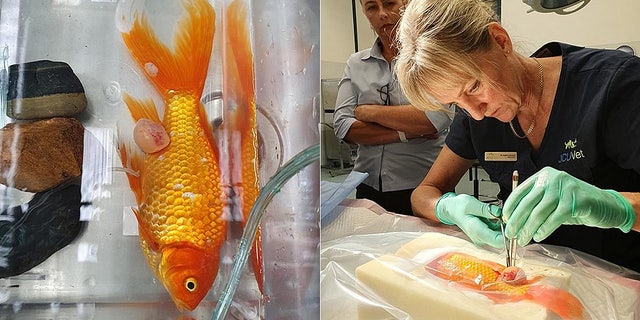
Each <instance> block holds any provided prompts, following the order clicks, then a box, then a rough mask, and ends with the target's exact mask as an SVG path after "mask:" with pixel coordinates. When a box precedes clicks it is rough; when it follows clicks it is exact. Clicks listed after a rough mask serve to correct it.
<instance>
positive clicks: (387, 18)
mask: <svg viewBox="0 0 640 320" xmlns="http://www.w3.org/2000/svg"><path fill="white" fill-rule="evenodd" d="M360 4H361V5H362V9H363V12H364V14H365V16H366V17H367V19H368V20H369V23H370V24H371V28H372V29H373V30H374V31H375V32H376V34H377V35H378V37H377V39H376V41H375V43H374V44H373V46H372V47H371V49H366V50H363V51H360V52H357V53H355V54H353V55H351V57H350V58H349V60H348V61H347V65H346V68H345V71H344V76H343V77H342V79H341V81H340V83H339V85H338V86H339V88H338V95H337V99H336V109H335V114H334V130H335V134H336V136H337V137H338V139H342V140H344V141H346V142H348V143H351V144H357V145H358V155H357V158H356V160H355V164H354V168H353V170H355V171H359V172H366V173H368V174H369V176H368V177H367V178H366V180H364V181H363V183H361V184H360V185H359V186H358V187H357V188H356V198H359V199H361V198H366V199H370V200H373V201H375V202H376V203H378V204H379V205H380V206H382V207H383V208H384V209H386V210H387V211H391V212H395V213H400V214H406V215H412V214H413V213H412V210H411V192H412V191H413V189H414V188H415V187H416V186H417V185H418V184H419V183H420V181H421V180H422V177H423V176H424V175H425V174H426V173H427V171H428V170H429V167H431V165H432V163H433V161H434V160H435V158H436V156H437V155H438V153H439V152H440V149H441V148H442V146H443V144H444V139H445V136H446V133H447V131H448V127H449V124H450V123H451V118H452V115H453V113H447V112H443V111H435V112H424V111H420V110H418V109H417V108H415V107H413V106H411V105H410V104H409V103H408V101H407V99H406V97H405V96H404V95H403V93H402V90H401V89H400V87H399V86H398V82H397V77H396V75H395V74H394V73H393V69H394V65H395V57H396V54H397V52H398V51H397V47H396V46H395V45H394V39H395V34H396V25H397V23H398V20H399V19H400V10H401V8H403V7H404V2H403V1H401V0H361V1H360Z"/></svg>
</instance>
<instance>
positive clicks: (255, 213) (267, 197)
mask: <svg viewBox="0 0 640 320" xmlns="http://www.w3.org/2000/svg"><path fill="white" fill-rule="evenodd" d="M319 157H320V145H318V144H316V145H314V146H311V147H309V148H307V149H305V150H303V151H301V152H300V153H299V154H297V155H296V156H294V157H293V158H292V159H291V160H289V162H287V163H285V164H284V165H283V166H282V168H280V169H279V170H278V171H277V172H276V174H275V175H274V176H273V177H272V178H271V179H270V180H269V181H268V182H267V184H266V185H265V186H264V187H263V188H262V190H261V191H260V194H259V195H258V199H257V200H256V202H255V204H254V206H253V208H252V209H251V214H250V215H249V220H248V221H247V225H246V227H245V229H244V232H243V233H242V238H241V239H240V244H239V249H238V254H237V255H236V259H235V260H234V262H233V268H232V270H231V277H230V279H229V282H228V283H227V285H226V287H225V288H224V290H223V292H222V296H221V297H220V300H219V301H218V304H217V306H216V309H215V310H214V312H213V314H212V316H211V319H224V318H225V316H226V314H227V311H228V310H229V306H230V305H231V301H232V299H233V294H234V292H235V290H236V288H237V287H238V283H239V282H240V277H241V275H242V271H243V269H244V268H245V267H246V266H247V259H248V257H249V253H250V252H251V244H252V243H253V241H254V239H255V236H256V231H257V229H258V226H259V225H260V220H261V218H262V214H263V213H264V210H265V209H266V208H267V206H268V205H269V203H270V202H271V200H272V199H273V197H274V196H275V195H276V194H277V193H278V192H280V189H281V188H282V187H283V186H284V185H285V183H287V181H289V179H291V178H292V177H293V176H295V175H296V174H297V173H298V172H300V171H301V170H302V169H303V168H305V167H306V166H307V165H309V164H311V163H313V162H314V161H317V160H318V159H319Z"/></svg>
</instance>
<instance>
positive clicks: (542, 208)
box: [502, 167, 636, 246]
mask: <svg viewBox="0 0 640 320" xmlns="http://www.w3.org/2000/svg"><path fill="white" fill-rule="evenodd" d="M502 212H503V213H504V215H505V218H506V219H507V225H506V230H505V233H506V235H507V237H510V238H512V237H514V236H516V235H517V236H518V244H519V245H521V246H523V245H526V244H528V243H529V241H531V239H532V238H533V240H535V241H542V240H544V239H545V238H546V237H548V236H549V235H551V233H553V231H555V230H556V229H557V228H558V227H560V225H562V224H580V225H585V226H591V227H599V228H619V229H620V230H622V231H623V232H629V230H631V227H632V226H633V223H634V222H635V220H636V215H635V212H634V211H633V207H631V204H629V202H628V201H627V200H626V199H625V198H624V197H622V195H620V194H619V193H618V192H616V191H613V190H603V189H600V188H597V187H595V186H592V185H590V184H588V183H586V182H584V181H582V180H580V179H577V178H575V177H573V176H571V175H569V174H568V173H566V172H564V171H559V170H556V169H554V168H551V167H545V168H543V169H542V170H540V171H538V173H536V174H534V175H533V176H531V177H530V178H529V179H527V180H525V182H524V183H522V184H521V185H519V186H518V187H517V188H515V189H514V190H513V192H511V195H509V198H508V199H507V201H505V203H504V206H503V208H502Z"/></svg>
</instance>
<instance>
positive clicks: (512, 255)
mask: <svg viewBox="0 0 640 320" xmlns="http://www.w3.org/2000/svg"><path fill="white" fill-rule="evenodd" d="M517 186H518V170H514V171H513V175H511V191H513V189H515V188H516V187H517ZM502 217H503V219H500V221H502V226H503V229H502V237H503V238H504V239H505V241H506V242H509V243H508V245H507V248H506V251H507V267H511V266H515V265H516V254H517V251H518V238H517V237H513V238H509V239H508V241H507V237H506V235H505V234H504V224H505V223H506V222H505V221H504V216H502Z"/></svg>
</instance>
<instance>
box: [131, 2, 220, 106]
mask: <svg viewBox="0 0 640 320" xmlns="http://www.w3.org/2000/svg"><path fill="white" fill-rule="evenodd" d="M184 3H185V9H186V13H187V16H186V17H185V18H182V19H181V21H180V22H179V26H178V27H179V30H180V31H179V32H178V33H176V35H175V50H174V51H172V50H171V49H169V48H168V47H167V46H166V45H165V44H163V43H162V42H161V41H160V40H159V39H158V38H157V37H156V35H155V33H154V31H153V29H152V28H151V26H150V25H149V22H148V21H147V18H146V17H145V16H144V15H141V17H139V18H137V19H136V20H135V21H134V23H133V27H132V28H131V29H130V30H129V31H128V32H123V33H122V39H123V40H124V43H125V45H126V46H127V48H128V49H129V52H130V53H131V55H132V56H133V58H134V60H135V61H136V62H137V64H138V65H139V66H140V68H142V70H143V71H144V73H145V75H146V76H147V78H148V79H149V81H151V82H152V83H153V85H154V86H155V88H156V89H157V90H158V92H160V93H161V94H162V95H166V94H167V93H168V92H169V90H185V91H187V90H191V91H193V93H194V94H195V95H196V96H197V97H200V96H201V95H202V90H203V87H204V83H205V80H206V76H207V69H208V66H209V58H210V55H211V48H212V46H213V35H214V33H215V11H214V10H213V8H212V7H211V5H210V4H209V2H208V1H207V0H185V1H184Z"/></svg>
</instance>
